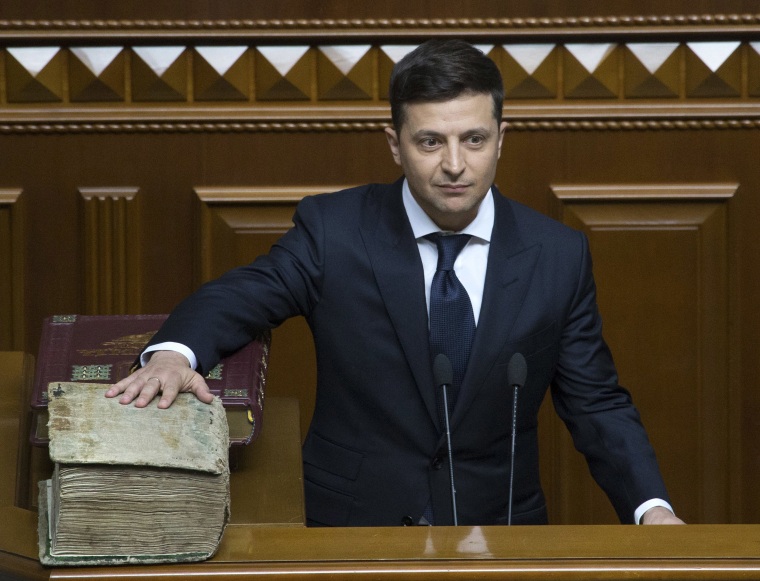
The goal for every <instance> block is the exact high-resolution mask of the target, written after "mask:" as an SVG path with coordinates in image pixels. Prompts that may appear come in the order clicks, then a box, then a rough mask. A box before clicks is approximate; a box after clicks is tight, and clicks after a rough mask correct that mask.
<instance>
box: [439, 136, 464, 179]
mask: <svg viewBox="0 0 760 581" xmlns="http://www.w3.org/2000/svg"><path fill="white" fill-rule="evenodd" d="M464 167H465V160H464V157H463V155H462V151H461V148H460V147H459V145H458V144H455V145H450V146H449V147H447V148H446V151H445V152H444V154H443V160H442V162H441V168H442V169H443V171H445V172H446V173H447V174H448V175H450V176H459V175H461V174H462V172H463V171H464Z"/></svg>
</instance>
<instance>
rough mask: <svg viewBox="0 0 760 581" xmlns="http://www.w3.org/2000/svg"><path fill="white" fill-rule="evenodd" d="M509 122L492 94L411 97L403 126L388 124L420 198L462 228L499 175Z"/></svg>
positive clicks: (433, 213)
mask: <svg viewBox="0 0 760 581" xmlns="http://www.w3.org/2000/svg"><path fill="white" fill-rule="evenodd" d="M505 129H506V123H501V124H499V123H498V122H497V121H496V119H495V118H494V116H493V100H492V98H491V96H490V95H487V94H482V93H466V94H463V95H460V96H459V97H457V98H456V99H452V100H451V101H441V102H424V103H409V104H407V105H405V119H404V124H403V125H402V127H401V131H400V132H397V131H396V130H394V129H391V128H387V129H386V130H385V133H386V137H387V138H388V144H389V145H390V148H391V153H392V154H393V159H394V161H395V162H396V163H397V164H398V165H400V166H401V168H402V169H403V170H404V175H405V176H406V178H407V180H408V181H409V188H410V189H411V191H412V195H413V196H414V199H415V200H417V203H418V204H419V205H420V206H421V207H422V209H423V210H425V212H426V213H427V215H428V216H430V217H431V218H432V220H433V221H434V222H435V223H436V224H437V225H438V227H440V228H441V229H443V230H454V231H459V230H462V229H463V228H464V227H465V226H467V225H468V224H469V223H470V222H472V220H473V219H474V218H475V216H476V215H477V213H478V207H479V206H480V202H481V201H482V200H483V198H484V197H485V195H486V192H487V191H488V188H490V187H491V184H492V183H493V179H494V176H495V175H496V163H497V161H498V159H499V155H500V154H501V141H502V138H503V137H504V131H505Z"/></svg>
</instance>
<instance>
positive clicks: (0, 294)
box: [0, 189, 26, 351]
mask: <svg viewBox="0 0 760 581" xmlns="http://www.w3.org/2000/svg"><path fill="white" fill-rule="evenodd" d="M25 221H26V214H25V211H24V203H23V196H22V190H20V189H0V350H6V351H13V350H22V349H23V348H24V308H25V304H24V283H25V274H26V273H25V263H24V255H25V253H24V243H25V232H24V230H25Z"/></svg>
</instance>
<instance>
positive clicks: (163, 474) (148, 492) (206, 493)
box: [39, 382, 230, 565]
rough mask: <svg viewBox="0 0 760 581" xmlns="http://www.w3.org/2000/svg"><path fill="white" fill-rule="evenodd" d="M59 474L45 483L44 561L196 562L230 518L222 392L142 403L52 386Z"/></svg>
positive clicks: (91, 387) (77, 386)
mask: <svg viewBox="0 0 760 581" xmlns="http://www.w3.org/2000/svg"><path fill="white" fill-rule="evenodd" d="M49 396H50V397H49V404H48V409H49V415H50V426H49V433H50V443H49V450H50V458H51V460H52V461H53V462H54V466H55V468H54V471H53V477H52V478H51V479H50V480H47V481H42V482H41V483H40V488H39V490H40V498H39V513H40V517H39V539H40V545H39V548H40V561H41V562H42V563H43V564H46V565H88V564H89V565H107V564H108V565H111V564H122V563H136V562H144V563H148V562H150V563H162V562H179V561H199V560H203V559H206V558H208V557H210V556H211V555H213V554H214V553H215V552H216V549H217V547H218V545H219V542H220V540H221V537H222V534H223V532H224V528H225V526H226V524H227V522H228V520H229V511H230V495H229V465H228V460H227V458H228V448H229V433H228V427H227V419H226V414H225V410H224V407H223V406H222V403H221V400H220V399H219V398H218V397H217V398H215V400H214V402H213V403H212V404H210V405H208V404H204V403H201V402H200V401H198V400H197V399H196V398H195V397H194V396H193V395H192V394H180V395H179V397H178V398H177V400H176V402H175V403H174V404H173V405H172V406H171V407H170V408H168V409H166V410H161V409H158V407H157V405H156V403H157V402H155V401H154V402H152V403H151V404H150V405H149V406H148V407H146V408H142V409H138V408H135V407H134V406H123V405H120V404H119V403H118V401H116V400H114V399H109V398H106V397H105V396H104V395H103V386H102V385H101V384H92V383H67V382H55V383H51V384H50V389H49Z"/></svg>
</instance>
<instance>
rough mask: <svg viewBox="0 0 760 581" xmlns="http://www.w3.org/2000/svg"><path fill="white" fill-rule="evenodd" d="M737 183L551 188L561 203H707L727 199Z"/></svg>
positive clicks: (731, 194) (733, 192) (735, 189)
mask: <svg viewBox="0 0 760 581" xmlns="http://www.w3.org/2000/svg"><path fill="white" fill-rule="evenodd" d="M738 189H739V186H738V184H690V185H682V184H620V185H597V184H589V185H583V184H573V185H556V186H552V187H551V190H552V193H553V194H554V196H555V197H556V198H557V199H559V200H561V201H562V202H563V203H564V204H570V203H573V202H621V201H627V202H630V201H640V202H665V201H678V202H709V201H721V200H729V199H731V198H733V197H734V196H735V195H736V192H737V190H738Z"/></svg>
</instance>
